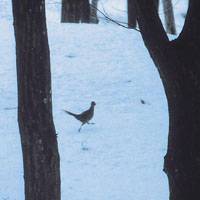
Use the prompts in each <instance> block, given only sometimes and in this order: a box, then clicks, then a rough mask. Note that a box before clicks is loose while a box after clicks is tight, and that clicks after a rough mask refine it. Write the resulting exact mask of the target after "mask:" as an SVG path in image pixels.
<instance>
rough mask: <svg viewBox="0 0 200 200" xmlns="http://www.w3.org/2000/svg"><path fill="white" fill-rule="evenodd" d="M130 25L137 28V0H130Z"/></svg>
mask: <svg viewBox="0 0 200 200" xmlns="http://www.w3.org/2000/svg"><path fill="white" fill-rule="evenodd" d="M127 5H128V27H129V28H136V25H137V12H136V7H135V0H128V2H127Z"/></svg>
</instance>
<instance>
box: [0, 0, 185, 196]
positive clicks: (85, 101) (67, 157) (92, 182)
mask: <svg viewBox="0 0 200 200" xmlns="http://www.w3.org/2000/svg"><path fill="white" fill-rule="evenodd" d="M123 2H124V1H122V0H118V4H115V3H116V0H102V3H103V4H104V7H105V8H104V9H105V10H106V11H107V12H108V13H109V14H110V15H111V16H112V17H116V19H118V20H125V17H126V15H125V12H124V10H125V9H126V5H125V4H123ZM185 5H186V2H184V1H181V3H180V1H179V2H177V3H176V8H177V11H178V12H177V14H176V16H177V19H178V21H177V24H180V26H179V27H181V26H182V24H183V19H182V17H181V13H184V12H185V9H186V6H185ZM100 8H101V4H100ZM11 12H12V11H11V5H10V2H7V1H3V0H2V1H0V18H1V20H0V27H1V29H0V55H1V59H0V94H1V98H0V136H1V140H0V200H1V199H2V200H3V199H5V200H22V199H24V194H23V164H22V155H21V147H20V138H19V133H18V125H17V116H16V115H17V110H16V106H17V89H16V69H15V42H14V35H13V26H12V13H11ZM160 12H162V10H161V11H160ZM47 22H48V34H49V44H50V50H51V66H52V87H53V111H54V121H55V126H56V130H57V132H58V142H59V151H60V157H61V180H62V199H63V200H65V199H70V200H147V199H148V200H160V199H162V200H167V199H168V182H167V177H166V176H165V174H164V173H163V171H162V168H163V156H164V155H165V153H166V147H167V131H168V110H167V104H166V98H165V94H164V91H163V87H162V84H161V81H160V78H159V75H158V72H157V70H156V68H155V67H154V64H153V62H152V61H151V59H150V57H149V55H148V52H147V50H146V49H145V47H144V45H143V42H142V39H141V36H140V34H139V33H138V32H135V31H133V30H128V29H124V28H121V27H119V26H116V25H114V24H112V23H108V22H106V21H104V20H103V19H101V23H100V25H86V24H60V4H59V3H55V2H54V1H50V0H49V1H47ZM179 30H180V28H179ZM91 101H96V103H97V105H96V107H95V116H94V119H93V122H95V125H85V126H84V127H83V129H82V131H81V132H80V133H79V132H78V131H77V130H78V128H79V126H80V123H79V122H78V121H76V120H75V119H74V118H72V117H71V116H69V115H67V114H66V113H64V112H63V111H62V109H68V110H70V111H73V112H77V113H79V112H81V111H83V110H85V109H87V108H88V107H89V105H90V102H91ZM143 101H144V103H142V102H143Z"/></svg>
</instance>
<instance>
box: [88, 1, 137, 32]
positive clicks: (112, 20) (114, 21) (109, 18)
mask: <svg viewBox="0 0 200 200" xmlns="http://www.w3.org/2000/svg"><path fill="white" fill-rule="evenodd" d="M90 6H91V7H93V8H94V9H96V10H97V11H98V12H99V13H101V14H102V15H103V16H104V17H105V18H106V19H107V20H109V21H111V22H113V23H115V24H117V25H118V26H121V27H123V28H127V29H134V30H136V31H138V32H140V30H139V29H137V28H129V27H128V26H124V25H122V24H120V23H119V22H117V21H116V20H114V19H112V18H111V17H109V16H108V15H106V14H105V13H104V12H102V11H101V10H99V9H98V8H97V7H95V6H93V5H91V4H90Z"/></svg>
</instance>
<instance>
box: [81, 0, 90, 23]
mask: <svg viewBox="0 0 200 200" xmlns="http://www.w3.org/2000/svg"><path fill="white" fill-rule="evenodd" d="M80 13H81V22H82V23H90V3H89V0H81V3H80Z"/></svg>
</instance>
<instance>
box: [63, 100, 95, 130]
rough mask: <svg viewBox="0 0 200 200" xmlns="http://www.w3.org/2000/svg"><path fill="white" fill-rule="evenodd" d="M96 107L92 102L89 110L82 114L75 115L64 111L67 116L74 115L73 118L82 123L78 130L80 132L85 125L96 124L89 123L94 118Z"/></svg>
mask: <svg viewBox="0 0 200 200" xmlns="http://www.w3.org/2000/svg"><path fill="white" fill-rule="evenodd" d="M95 105H96V103H95V102H94V101H92V102H91V106H90V108H89V109H88V110H86V111H84V112H82V113H80V114H75V113H72V112H69V111H67V110H64V111H65V112H66V113H67V114H69V115H72V116H73V117H75V118H76V119H77V120H79V121H80V122H82V124H81V126H80V128H79V129H78V131H79V132H80V131H81V128H82V126H83V125H84V124H86V123H87V124H94V123H89V121H90V120H91V119H92V118H93V116H94V106H95Z"/></svg>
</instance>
